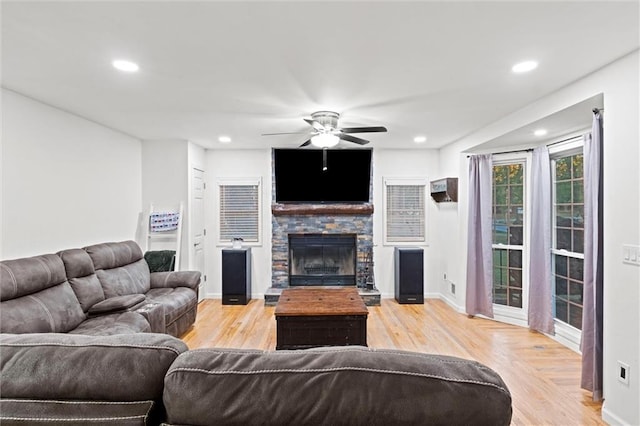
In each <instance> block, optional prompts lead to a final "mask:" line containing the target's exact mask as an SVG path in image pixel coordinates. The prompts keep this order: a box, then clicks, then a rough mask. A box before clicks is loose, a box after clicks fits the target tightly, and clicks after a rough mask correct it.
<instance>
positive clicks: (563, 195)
mask: <svg viewBox="0 0 640 426" xmlns="http://www.w3.org/2000/svg"><path fill="white" fill-rule="evenodd" d="M570 202H571V182H558V183H556V203H558V204H566V203H570Z"/></svg>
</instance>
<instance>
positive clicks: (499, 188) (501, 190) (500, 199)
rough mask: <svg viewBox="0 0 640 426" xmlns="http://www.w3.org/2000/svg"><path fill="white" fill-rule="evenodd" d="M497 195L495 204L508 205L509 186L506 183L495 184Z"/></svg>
mask: <svg viewBox="0 0 640 426" xmlns="http://www.w3.org/2000/svg"><path fill="white" fill-rule="evenodd" d="M495 192H496V193H495V196H496V199H495V200H494V204H496V205H506V204H507V186H506V185H496V186H495Z"/></svg>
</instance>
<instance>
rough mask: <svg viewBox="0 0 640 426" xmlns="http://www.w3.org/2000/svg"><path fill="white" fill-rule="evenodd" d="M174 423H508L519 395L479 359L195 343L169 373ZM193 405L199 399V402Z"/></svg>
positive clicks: (166, 394) (169, 404)
mask: <svg viewBox="0 0 640 426" xmlns="http://www.w3.org/2000/svg"><path fill="white" fill-rule="evenodd" d="M163 400H164V404H165V407H166V409H167V415H168V421H167V422H168V423H169V424H198V425H214V424H242V425H258V424H260V425H283V424H300V425H302V424H305V425H388V424H404V425H417V424H432V425H445V424H446V425H491V426H497V425H508V424H509V423H510V421H511V410H512V409H511V396H510V393H509V390H508V389H507V387H506V385H505V384H504V382H503V381H502V379H501V378H500V376H498V374H497V373H495V372H494V371H493V370H491V369H489V368H488V367H486V366H483V365H481V364H479V363H477V362H474V361H469V360H464V359H459V358H453V357H446V356H434V355H427V354H419V353H412V352H403V351H393V350H373V349H368V348H366V347H356V346H345V347H335V348H323V349H310V350H303V351H277V352H261V351H250V350H235V349H196V350H192V351H189V352H186V353H183V354H181V355H180V356H179V357H178V358H177V359H176V360H175V362H174V363H173V365H172V366H171V368H170V369H169V371H168V373H167V376H166V378H165V388H164V397H163ZM193 401H198V403H197V404H194V403H193Z"/></svg>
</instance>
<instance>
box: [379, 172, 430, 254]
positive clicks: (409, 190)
mask: <svg viewBox="0 0 640 426" xmlns="http://www.w3.org/2000/svg"><path fill="white" fill-rule="evenodd" d="M425 223H426V213H425V185H395V184H387V185H386V240H387V241H388V242H425V240H426V235H425V234H426V226H425Z"/></svg>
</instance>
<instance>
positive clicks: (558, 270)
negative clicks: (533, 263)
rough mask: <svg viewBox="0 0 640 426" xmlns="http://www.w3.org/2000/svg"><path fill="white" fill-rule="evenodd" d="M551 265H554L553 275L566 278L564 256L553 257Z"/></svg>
mask: <svg viewBox="0 0 640 426" xmlns="http://www.w3.org/2000/svg"><path fill="white" fill-rule="evenodd" d="M553 263H554V264H555V274H556V275H560V276H563V277H566V276H568V275H567V271H568V270H569V269H568V268H567V257H566V256H560V255H555V256H554V262H553Z"/></svg>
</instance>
